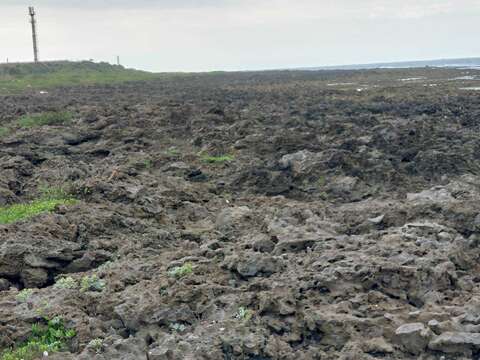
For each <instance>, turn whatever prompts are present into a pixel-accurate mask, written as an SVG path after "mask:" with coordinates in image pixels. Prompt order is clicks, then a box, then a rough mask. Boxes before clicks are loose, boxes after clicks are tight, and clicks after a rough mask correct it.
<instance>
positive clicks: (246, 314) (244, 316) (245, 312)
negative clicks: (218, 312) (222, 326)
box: [235, 306, 253, 321]
mask: <svg viewBox="0 0 480 360" xmlns="http://www.w3.org/2000/svg"><path fill="white" fill-rule="evenodd" d="M252 315H253V314H252V311H251V310H249V309H247V308H244V307H243V306H241V307H239V308H238V311H237V313H236V314H235V318H236V319H238V320H243V321H248V320H250V319H251V318H252Z"/></svg>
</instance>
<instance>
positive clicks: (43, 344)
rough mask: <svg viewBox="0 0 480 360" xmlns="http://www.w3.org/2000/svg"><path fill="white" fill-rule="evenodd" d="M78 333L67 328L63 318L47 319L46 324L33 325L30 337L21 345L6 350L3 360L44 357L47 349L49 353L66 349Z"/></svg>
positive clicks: (29, 359) (27, 359) (2, 356)
mask: <svg viewBox="0 0 480 360" xmlns="http://www.w3.org/2000/svg"><path fill="white" fill-rule="evenodd" d="M75 335H76V333H75V330H72V329H66V328H65V325H64V322H63V319H62V318H60V317H55V318H53V319H51V320H48V319H46V324H42V323H37V324H33V325H32V331H31V335H30V337H29V339H28V340H27V341H26V342H24V343H23V344H21V345H20V346H18V347H16V348H14V349H9V350H5V351H4V352H3V353H2V354H1V355H0V356H1V357H0V359H1V360H34V359H38V358H40V357H42V355H43V353H44V352H45V351H46V352H48V353H49V354H51V353H53V352H56V351H60V350H65V349H66V343H67V341H68V340H70V339H71V338H73V337H74V336H75Z"/></svg>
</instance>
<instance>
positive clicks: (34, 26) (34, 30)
mask: <svg viewBox="0 0 480 360" xmlns="http://www.w3.org/2000/svg"><path fill="white" fill-rule="evenodd" d="M28 12H29V13H30V17H31V20H30V22H31V24H32V38H33V57H34V60H35V62H36V63H37V62H38V37H37V20H35V9H34V8H33V6H29V8H28Z"/></svg>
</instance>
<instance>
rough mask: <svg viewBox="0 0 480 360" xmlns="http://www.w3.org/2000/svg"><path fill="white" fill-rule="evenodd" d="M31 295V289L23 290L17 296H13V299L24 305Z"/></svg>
mask: <svg viewBox="0 0 480 360" xmlns="http://www.w3.org/2000/svg"><path fill="white" fill-rule="evenodd" d="M32 294H33V290H32V289H23V290H22V291H20V292H19V293H18V294H17V296H15V299H16V300H17V301H18V302H19V303H24V302H27V301H28V299H29V298H30V296H32Z"/></svg>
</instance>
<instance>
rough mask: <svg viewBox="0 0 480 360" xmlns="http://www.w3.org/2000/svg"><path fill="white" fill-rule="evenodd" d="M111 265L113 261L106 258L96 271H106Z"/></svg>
mask: <svg viewBox="0 0 480 360" xmlns="http://www.w3.org/2000/svg"><path fill="white" fill-rule="evenodd" d="M112 266H113V262H112V261H110V260H108V261H106V262H104V263H103V264H102V265H100V266H99V267H98V269H97V270H98V271H106V270H108V269H110V268H111V267H112Z"/></svg>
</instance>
